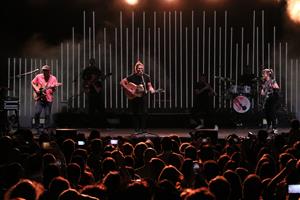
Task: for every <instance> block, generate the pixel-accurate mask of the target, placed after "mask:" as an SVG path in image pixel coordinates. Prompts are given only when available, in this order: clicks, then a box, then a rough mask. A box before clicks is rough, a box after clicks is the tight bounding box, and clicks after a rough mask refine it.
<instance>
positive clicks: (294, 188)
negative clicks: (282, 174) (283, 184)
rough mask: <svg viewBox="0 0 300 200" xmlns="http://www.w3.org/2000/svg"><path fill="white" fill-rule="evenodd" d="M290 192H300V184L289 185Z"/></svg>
mask: <svg viewBox="0 0 300 200" xmlns="http://www.w3.org/2000/svg"><path fill="white" fill-rule="evenodd" d="M288 193H289V194H300V184H295V185H288Z"/></svg>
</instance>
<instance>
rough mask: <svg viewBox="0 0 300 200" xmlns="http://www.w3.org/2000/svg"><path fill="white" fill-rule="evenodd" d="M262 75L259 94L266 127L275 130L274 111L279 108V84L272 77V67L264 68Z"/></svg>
mask: <svg viewBox="0 0 300 200" xmlns="http://www.w3.org/2000/svg"><path fill="white" fill-rule="evenodd" d="M262 76H263V77H262V83H261V91H260V94H261V96H262V97H263V100H264V102H263V106H264V113H265V117H266V120H267V128H268V129H271V128H273V130H276V128H277V123H276V111H277V109H278V108H279V85H278V84H277V82H276V80H275V79H274V78H273V70H272V69H264V70H263V71H262Z"/></svg>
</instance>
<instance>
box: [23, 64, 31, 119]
mask: <svg viewBox="0 0 300 200" xmlns="http://www.w3.org/2000/svg"><path fill="white" fill-rule="evenodd" d="M24 69H25V72H27V71H28V70H27V58H25V59H24ZM24 79H25V80H24V86H25V87H24V97H25V98H24V116H26V115H27V97H29V96H30V95H29V94H27V87H28V86H29V85H28V82H27V75H26V76H25V78H24Z"/></svg>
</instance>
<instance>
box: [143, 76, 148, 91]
mask: <svg viewBox="0 0 300 200" xmlns="http://www.w3.org/2000/svg"><path fill="white" fill-rule="evenodd" d="M142 82H143V86H144V90H145V94H147V93H148V90H147V87H146V83H145V80H144V74H142Z"/></svg>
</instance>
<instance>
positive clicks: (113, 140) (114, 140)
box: [110, 139, 118, 145]
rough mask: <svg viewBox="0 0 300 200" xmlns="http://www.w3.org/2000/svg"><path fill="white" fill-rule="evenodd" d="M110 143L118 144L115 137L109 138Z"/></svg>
mask: <svg viewBox="0 0 300 200" xmlns="http://www.w3.org/2000/svg"><path fill="white" fill-rule="evenodd" d="M110 144H113V145H117V144H118V140H116V139H111V140H110Z"/></svg>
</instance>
